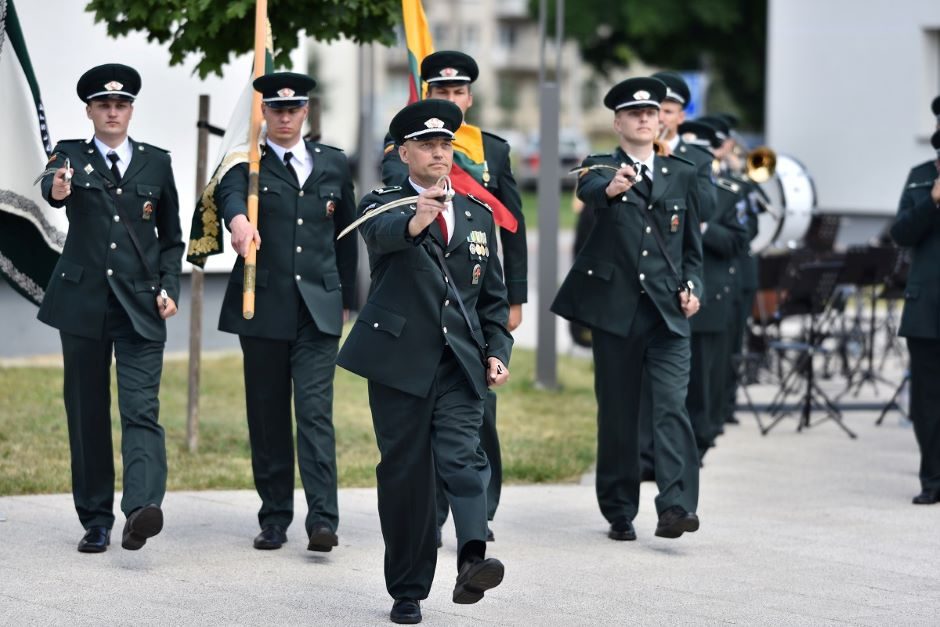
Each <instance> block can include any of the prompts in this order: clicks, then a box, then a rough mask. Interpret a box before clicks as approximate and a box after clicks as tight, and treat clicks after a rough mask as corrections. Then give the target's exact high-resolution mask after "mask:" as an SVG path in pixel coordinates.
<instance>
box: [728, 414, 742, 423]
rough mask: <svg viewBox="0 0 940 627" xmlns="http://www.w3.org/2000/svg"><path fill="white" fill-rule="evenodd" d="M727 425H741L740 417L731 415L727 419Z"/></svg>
mask: <svg viewBox="0 0 940 627" xmlns="http://www.w3.org/2000/svg"><path fill="white" fill-rule="evenodd" d="M725 424H726V425H739V424H741V421H740V420H738V417H737V416H735V415H734V414H729V415H728V417H727V418H725Z"/></svg>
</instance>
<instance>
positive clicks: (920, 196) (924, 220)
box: [891, 160, 940, 339]
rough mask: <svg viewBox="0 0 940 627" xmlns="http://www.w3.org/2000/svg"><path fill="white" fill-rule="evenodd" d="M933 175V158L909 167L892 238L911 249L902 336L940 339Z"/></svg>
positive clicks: (939, 253) (939, 239)
mask: <svg viewBox="0 0 940 627" xmlns="http://www.w3.org/2000/svg"><path fill="white" fill-rule="evenodd" d="M936 178H937V168H936V166H935V165H934V161H932V160H931V161H927V162H925V163H922V164H920V165H918V166H917V167H915V168H913V169H912V170H911V172H910V174H908V176H907V182H905V184H904V191H903V192H902V193H901V202H900V204H899V207H898V214H897V217H896V218H895V220H894V225H893V226H892V227H891V237H893V238H894V241H895V242H897V243H898V245H899V246H906V247H908V248H910V249H911V270H910V274H909V275H908V277H907V287H906V288H905V290H904V312H903V313H902V314H901V328H900V329H899V331H898V333H899V335H901V336H902V337H923V338H931V339H938V338H940V208H938V207H937V205H936V204H935V203H934V201H933V199H932V198H931V197H930V189H931V187H932V186H933V182H934V180H936Z"/></svg>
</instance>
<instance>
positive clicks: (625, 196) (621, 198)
mask: <svg viewBox="0 0 940 627" xmlns="http://www.w3.org/2000/svg"><path fill="white" fill-rule="evenodd" d="M620 200H622V201H623V202H627V195H626V194H624V195H623V196H621V197H620Z"/></svg>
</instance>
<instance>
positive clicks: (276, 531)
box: [254, 525, 287, 551]
mask: <svg viewBox="0 0 940 627" xmlns="http://www.w3.org/2000/svg"><path fill="white" fill-rule="evenodd" d="M285 542H287V531H286V530H285V529H284V527H282V526H280V525H265V526H264V527H262V528H261V533H259V534H258V535H256V536H255V542H254V545H255V548H256V549H258V550H259V551H272V550H274V549H279V548H281V545H283V544H284V543H285Z"/></svg>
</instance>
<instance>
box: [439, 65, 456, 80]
mask: <svg viewBox="0 0 940 627" xmlns="http://www.w3.org/2000/svg"><path fill="white" fill-rule="evenodd" d="M457 74H458V72H457V68H452V67H445V68H444V69H443V70H441V76H444V77H446V78H453V77H454V76H457Z"/></svg>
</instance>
